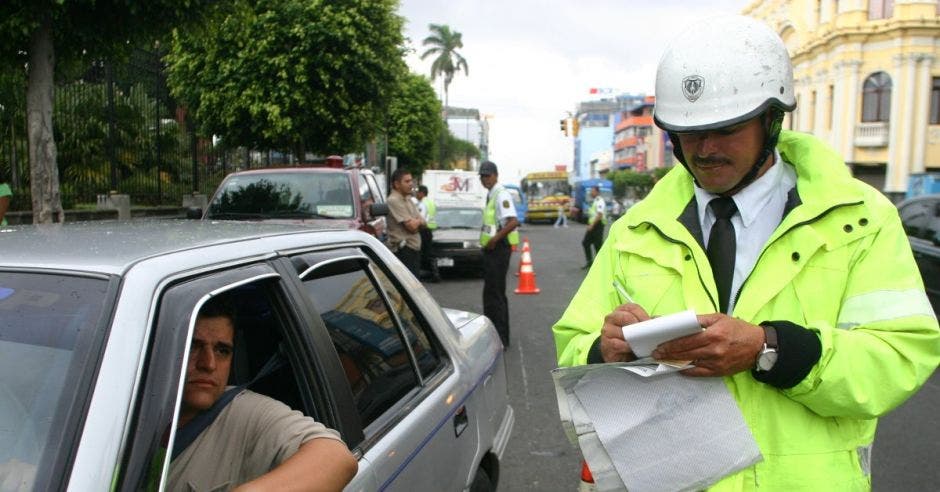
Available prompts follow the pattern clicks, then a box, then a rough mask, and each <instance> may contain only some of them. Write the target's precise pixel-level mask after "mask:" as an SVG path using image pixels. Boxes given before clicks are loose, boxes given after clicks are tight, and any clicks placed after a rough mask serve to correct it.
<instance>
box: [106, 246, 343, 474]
mask: <svg viewBox="0 0 940 492" xmlns="http://www.w3.org/2000/svg"><path fill="white" fill-rule="evenodd" d="M293 282H294V281H293V279H291V283H293ZM223 296H225V297H228V298H229V302H230V304H232V305H233V306H235V309H236V311H237V315H236V316H234V319H235V320H236V321H235V334H234V351H233V356H232V363H231V372H230V377H229V384H230V385H234V386H244V387H246V388H247V389H250V390H251V391H254V392H256V393H259V394H262V395H265V396H268V397H270V398H274V399H276V400H278V401H280V402H282V403H284V404H286V405H287V406H289V407H291V408H292V409H294V410H298V411H300V412H302V413H304V414H305V415H307V416H310V417H312V418H313V419H314V420H317V421H319V422H322V423H324V424H325V425H327V426H328V427H332V428H339V427H338V424H337V422H336V420H337V419H336V417H335V415H334V414H332V413H331V412H329V411H326V410H328V409H330V408H335V405H334V404H333V402H332V399H331V397H330V395H329V393H328V392H325V391H322V388H324V387H325V383H324V379H325V375H324V374H323V373H322V372H321V371H319V370H318V365H317V363H316V362H315V361H316V360H317V359H318V358H319V359H322V358H323V355H322V354H319V355H318V353H317V350H316V348H315V346H314V344H313V343H312V341H311V337H310V330H309V321H308V320H307V319H306V318H305V317H304V314H303V313H302V311H298V310H296V309H295V306H296V305H297V302H295V301H292V300H291V299H290V295H289V294H288V293H287V288H286V287H285V285H284V284H283V282H282V278H281V275H280V274H279V273H278V271H277V270H276V269H275V268H274V267H273V266H272V264H270V263H267V262H263V263H255V264H250V265H244V266H236V267H230V268H228V269H225V270H222V271H217V272H213V273H210V274H205V275H200V276H196V277H191V278H182V279H178V280H175V281H173V282H172V283H171V284H170V285H169V286H168V287H167V288H166V289H165V290H164V291H163V292H161V293H160V294H159V298H158V304H159V306H158V315H157V319H156V320H155V322H154V325H153V330H152V333H153V334H152V341H151V344H150V350H149V354H148V357H147V364H146V368H145V376H144V380H143V381H142V384H141V386H140V390H139V392H138V397H137V398H136V404H135V409H134V414H133V419H132V421H131V422H132V423H133V424H132V429H131V432H130V435H131V436H133V439H132V440H130V441H129V442H128V446H127V450H126V452H125V459H124V461H123V462H124V463H126V466H124V467H123V468H122V469H121V470H120V472H119V476H118V479H117V481H116V482H115V484H116V485H118V487H117V488H118V489H119V490H126V491H131V490H140V489H146V490H163V489H164V488H165V487H166V484H167V477H168V474H169V472H170V463H171V459H172V458H171V453H170V452H169V450H171V449H173V446H174V444H175V443H176V440H177V439H179V437H180V436H179V435H178V433H177V426H176V421H177V415H178V413H179V411H180V408H181V399H182V392H183V390H182V388H183V383H184V380H185V375H186V363H185V361H187V360H188V354H189V347H190V343H189V342H190V339H191V338H192V333H193V329H194V325H195V321H196V316H197V313H198V312H199V310H200V309H201V307H202V306H203V304H205V303H206V302H207V301H208V300H209V299H212V298H218V297H223ZM219 486H220V487H224V486H225V484H219Z"/></svg>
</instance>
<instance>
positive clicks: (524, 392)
mask: <svg viewBox="0 0 940 492" xmlns="http://www.w3.org/2000/svg"><path fill="white" fill-rule="evenodd" d="M516 347H519V368H520V369H522V395H523V396H524V397H525V409H526V410H531V409H532V406H531V405H530V404H529V377H528V376H527V375H526V372H525V355H523V353H522V344H521V343H520V344H517V345H516Z"/></svg>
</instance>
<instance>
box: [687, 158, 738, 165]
mask: <svg viewBox="0 0 940 492" xmlns="http://www.w3.org/2000/svg"><path fill="white" fill-rule="evenodd" d="M692 164H694V165H696V166H700V167H709V166H718V165H721V164H731V159H727V158H724V157H717V156H708V157H699V156H692Z"/></svg>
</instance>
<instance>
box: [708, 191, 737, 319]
mask: <svg viewBox="0 0 940 492" xmlns="http://www.w3.org/2000/svg"><path fill="white" fill-rule="evenodd" d="M708 206H709V207H710V208H711V209H712V213H714V214H715V225H713V226H712V231H711V234H709V236H708V249H707V253H708V262H709V263H711V266H712V272H713V273H714V275H715V285H717V286H718V304H719V306H720V308H721V312H722V313H727V312H728V300H729V299H730V297H731V281H732V280H733V279H734V254H735V250H736V249H737V248H736V243H735V239H734V225H732V224H731V217H732V216H733V215H734V214H735V212H737V211H738V207H737V206H736V205H735V204H734V200H733V199H731V197H727V196H723V197H718V198H715V199H714V200H712V201H710V202H708Z"/></svg>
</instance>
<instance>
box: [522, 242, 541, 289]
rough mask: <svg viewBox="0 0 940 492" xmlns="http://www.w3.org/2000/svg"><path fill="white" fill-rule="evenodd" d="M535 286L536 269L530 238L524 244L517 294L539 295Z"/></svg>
mask: <svg viewBox="0 0 940 492" xmlns="http://www.w3.org/2000/svg"><path fill="white" fill-rule="evenodd" d="M539 292H541V291H540V290H539V288H538V287H537V286H536V285H535V269H533V268H532V254H531V251H530V250H529V238H526V239H525V240H524V241H523V242H522V258H521V259H520V260H519V287H518V288H516V294H538V293H539Z"/></svg>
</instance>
